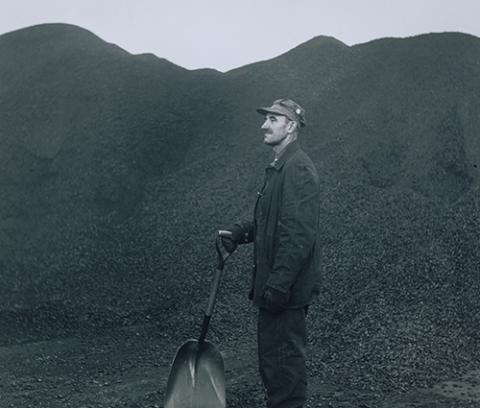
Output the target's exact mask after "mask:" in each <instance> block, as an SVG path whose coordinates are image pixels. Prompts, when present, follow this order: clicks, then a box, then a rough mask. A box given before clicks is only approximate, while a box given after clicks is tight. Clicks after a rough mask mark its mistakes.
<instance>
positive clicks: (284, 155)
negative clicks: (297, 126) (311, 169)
mask: <svg viewBox="0 0 480 408" xmlns="http://www.w3.org/2000/svg"><path fill="white" fill-rule="evenodd" d="M299 149H300V143H299V142H298V140H294V141H293V142H291V143H289V144H288V145H286V146H285V148H284V149H283V150H282V151H281V152H280V156H279V157H278V158H277V159H275V160H274V161H273V162H272V163H270V164H269V165H268V167H273V168H274V169H275V170H277V171H278V170H280V169H281V168H282V167H283V165H284V164H285V162H286V161H287V160H288V159H289V158H290V157H292V156H293V155H294V153H295V152H296V151H297V150H299Z"/></svg>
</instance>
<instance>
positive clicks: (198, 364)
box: [164, 230, 231, 408]
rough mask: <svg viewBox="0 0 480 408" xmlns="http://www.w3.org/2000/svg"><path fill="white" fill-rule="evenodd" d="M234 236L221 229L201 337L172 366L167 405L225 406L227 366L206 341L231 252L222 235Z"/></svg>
mask: <svg viewBox="0 0 480 408" xmlns="http://www.w3.org/2000/svg"><path fill="white" fill-rule="evenodd" d="M229 236H231V232H230V231H224V230H220V231H218V235H217V238H216V242H215V246H216V249H217V254H218V264H217V269H216V271H215V276H214V279H213V283H212V287H211V290H210V297H209V299H208V304H207V308H206V310H205V316H204V318H203V323H202V328H201V332H200V337H199V338H198V340H193V339H192V340H187V341H186V342H185V343H184V344H183V345H182V346H181V347H180V348H179V349H178V350H177V353H176V355H175V358H174V360H173V363H172V367H171V369H170V375H169V377H168V382H167V390H166V392H165V404H164V408H225V407H226V404H227V403H226V397H225V368H224V364H223V358H222V355H221V354H220V352H219V351H218V350H217V349H216V347H215V346H214V345H213V344H212V343H211V342H209V341H208V340H205V337H206V335H207V330H208V325H209V323H210V318H211V316H212V312H213V308H214V305H215V298H216V296H217V292H218V287H219V285H220V280H221V278H222V272H223V267H224V265H225V261H226V260H227V258H228V257H229V256H230V255H231V254H228V255H227V256H225V257H224V256H223V255H222V251H221V249H220V245H221V244H220V242H219V241H220V239H221V237H229Z"/></svg>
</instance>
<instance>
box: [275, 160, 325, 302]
mask: <svg viewBox="0 0 480 408" xmlns="http://www.w3.org/2000/svg"><path fill="white" fill-rule="evenodd" d="M279 204H280V206H281V207H280V215H279V220H278V224H277V232H276V235H277V237H278V241H277V247H276V248H275V254H274V259H273V268H272V273H271V274H270V276H269V278H268V280H267V286H270V287H273V288H275V289H277V290H279V291H281V292H283V293H286V292H288V290H289V289H290V287H291V286H292V285H293V283H294V282H295V280H296V278H297V276H298V274H299V273H300V271H301V270H302V268H303V267H304V266H305V264H306V261H307V260H308V258H309V256H310V255H311V253H312V250H313V247H314V244H315V240H316V236H317V228H318V221H319V206H320V202H319V183H318V175H317V173H316V170H315V169H314V168H313V167H312V166H311V165H309V164H308V163H292V165H291V166H289V167H288V168H286V169H285V181H284V185H283V193H282V198H281V203H279Z"/></svg>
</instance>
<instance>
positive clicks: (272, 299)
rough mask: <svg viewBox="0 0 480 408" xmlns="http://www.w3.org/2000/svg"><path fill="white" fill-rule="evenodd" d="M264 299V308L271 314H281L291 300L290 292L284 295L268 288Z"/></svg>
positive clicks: (264, 293)
mask: <svg viewBox="0 0 480 408" xmlns="http://www.w3.org/2000/svg"><path fill="white" fill-rule="evenodd" d="M262 297H263V304H264V308H265V309H266V310H267V311H269V312H270V313H280V312H281V311H282V310H284V308H285V305H286V304H287V303H288V301H289V300H290V291H288V292H287V293H283V292H280V291H279V290H277V289H275V288H272V287H270V286H267V288H266V289H265V292H263V296H262Z"/></svg>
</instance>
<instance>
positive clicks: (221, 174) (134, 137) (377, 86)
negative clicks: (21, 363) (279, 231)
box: [0, 24, 480, 393]
mask: <svg viewBox="0 0 480 408" xmlns="http://www.w3.org/2000/svg"><path fill="white" fill-rule="evenodd" d="M479 89H480V39H478V38H476V37H473V36H470V35H466V34H461V33H441V34H428V35H421V36H417V37H412V38H406V39H392V38H386V39H380V40H376V41H372V42H369V43H366V44H361V45H356V46H353V47H349V46H346V45H345V44H343V43H341V42H339V41H337V40H336V39H334V38H330V37H316V38H313V39H312V40H310V41H308V42H306V43H304V44H301V45H299V46H298V47H297V48H295V49H293V50H291V51H289V52H287V53H285V54H283V55H281V56H279V57H277V58H274V59H272V60H268V61H263V62H259V63H255V64H251V65H248V66H244V67H241V68H238V69H235V70H232V71H229V72H227V73H220V72H217V71H215V70H210V69H204V70H194V71H189V70H186V69H184V68H182V67H179V66H176V65H174V64H173V63H171V62H169V61H167V60H165V59H161V58H157V57H155V56H153V55H150V54H143V55H131V54H129V53H127V52H126V51H124V50H122V49H121V48H119V47H117V46H116V45H113V44H109V43H106V42H105V41H103V40H101V39H100V38H98V37H96V36H95V35H93V34H92V33H90V32H88V31H86V30H84V29H82V28H79V27H76V26H71V25H65V24H47V25H39V26H34V27H29V28H26V29H22V30H19V31H15V32H11V33H8V34H4V35H2V36H0V117H1V121H0V166H1V171H0V186H1V189H0V194H1V196H0V197H1V200H0V268H1V274H0V283H1V285H0V311H1V312H0V321H1V324H2V327H3V328H4V330H3V333H2V335H1V336H0V337H1V338H2V341H3V343H5V344H10V343H11V342H18V341H20V342H24V341H29V340H31V341H33V340H38V339H51V338H56V337H59V336H67V335H75V333H78V332H82V333H93V332H98V331H101V330H103V329H105V328H108V329H109V330H110V329H112V330H113V329H115V328H118V327H125V326H128V325H133V324H137V325H138V324H140V325H142V324H151V323H152V321H155V325H157V326H156V327H157V329H158V330H159V331H161V332H164V333H170V332H171V331H175V330H180V332H179V333H181V334H182V335H187V336H192V335H193V334H192V330H193V331H194V330H196V326H195V325H196V324H198V320H199V318H198V317H199V316H201V314H202V308H203V304H204V301H205V299H206V296H207V294H208V290H209V284H210V283H209V282H210V279H211V277H212V273H213V270H214V268H215V256H216V255H215V249H214V240H215V232H216V230H217V229H219V228H225V227H228V226H229V225H231V224H232V223H233V222H234V221H236V220H238V219H245V218H248V217H249V216H250V215H251V212H252V209H253V204H254V198H255V193H256V191H257V189H258V187H259V185H260V184H261V181H262V176H263V174H262V173H263V167H264V165H265V163H267V162H268V160H270V159H271V157H270V152H269V151H268V150H267V149H266V148H264V147H263V146H262V143H261V140H262V136H261V132H260V131H259V126H260V124H261V120H262V118H261V117H260V116H259V115H258V114H257V113H256V112H255V107H257V106H262V105H265V104H269V103H270V102H271V101H272V100H274V99H277V98H280V97H286V96H288V97H291V98H292V99H295V100H297V101H298V102H299V103H300V104H301V105H302V106H304V107H305V109H306V112H307V127H306V128H305V131H304V132H302V135H301V138H302V144H303V145H304V148H305V150H306V151H307V152H308V153H309V154H310V156H311V157H312V159H313V160H314V162H315V164H316V166H317V168H318V170H319V173H320V175H321V187H322V198H321V209H322V212H321V223H320V227H321V229H322V232H323V233H322V248H323V249H322V253H323V257H322V276H323V291H322V295H321V296H320V298H319V299H318V302H317V304H316V305H315V306H314V307H313V308H312V309H313V311H312V313H311V315H312V317H311V318H310V317H309V318H310V319H311V320H310V324H311V333H310V337H311V344H312V347H313V350H312V355H311V365H310V367H309V369H310V371H311V373H313V375H314V376H317V377H318V378H330V379H332V378H333V379H334V380H335V381H336V382H337V383H342V384H345V386H346V387H349V388H350V389H352V388H355V389H361V390H364V391H365V392H366V393H367V392H370V391H371V390H376V391H375V392H393V391H399V390H405V389H409V387H414V386H422V385H425V384H429V383H431V382H435V381H436V380H438V379H442V378H447V377H448V376H449V375H452V373H457V374H458V373H462V372H465V371H466V370H469V369H473V368H475V367H476V368H477V369H478V364H479V353H478V349H479V344H478V341H479V328H480V309H479V306H480V305H479V299H480V296H479V295H480V279H479V271H480V262H479V260H480V253H479V242H480V241H479V237H480V232H479V231H480V221H479V220H480V211H479V205H480V203H479V198H480V195H479V181H480V180H479V169H478V167H479V166H480V137H479V136H480V93H479V92H478V90H479ZM250 256H251V248H248V247H242V248H240V249H239V250H238V252H237V253H235V254H234V256H233V257H232V258H230V260H229V264H228V266H227V267H226V268H225V270H226V272H225V273H226V275H225V278H224V282H223V285H222V292H221V294H220V298H219V300H218V305H217V309H218V310H217V312H216V316H215V318H214V321H215V322H216V323H212V324H213V326H214V328H213V329H212V330H213V334H212V336H216V337H215V338H216V339H217V340H218V341H223V340H222V339H238V338H246V337H248V336H250V337H251V336H253V333H254V323H252V322H251V321H250V320H251V316H250V314H251V309H250V306H249V304H248V300H247V299H246V293H247V292H248V282H249V273H250V263H251V261H250ZM249 319H250V320H249ZM189 333H190V334H189ZM172 335H173V334H172ZM179 336H180V334H179ZM232 341H233V340H232ZM325 367H328V368H325ZM369 390H370V391H369Z"/></svg>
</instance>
